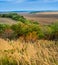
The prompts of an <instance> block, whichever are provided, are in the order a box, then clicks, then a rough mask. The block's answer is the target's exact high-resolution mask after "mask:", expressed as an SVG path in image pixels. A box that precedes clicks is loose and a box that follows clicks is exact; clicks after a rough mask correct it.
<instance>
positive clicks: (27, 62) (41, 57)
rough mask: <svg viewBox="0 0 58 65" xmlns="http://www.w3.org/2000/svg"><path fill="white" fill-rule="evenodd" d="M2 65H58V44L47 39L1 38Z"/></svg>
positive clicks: (0, 58)
mask: <svg viewBox="0 0 58 65" xmlns="http://www.w3.org/2000/svg"><path fill="white" fill-rule="evenodd" d="M0 65H58V46H57V45H55V42H54V41H47V40H38V41H37V42H34V43H31V42H28V43H25V42H23V41H20V40H19V39H18V40H16V41H13V40H12V41H10V40H4V39H0Z"/></svg>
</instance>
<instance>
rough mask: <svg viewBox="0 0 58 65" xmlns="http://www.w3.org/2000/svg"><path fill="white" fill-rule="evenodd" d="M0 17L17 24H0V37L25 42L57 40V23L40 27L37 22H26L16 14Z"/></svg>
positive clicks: (1, 15) (0, 15)
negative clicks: (14, 21)
mask: <svg viewBox="0 0 58 65" xmlns="http://www.w3.org/2000/svg"><path fill="white" fill-rule="evenodd" d="M0 17H7V18H11V19H14V20H16V21H19V22H17V24H13V25H7V24H0V37H2V38H5V39H6V38H9V39H17V38H20V39H24V40H25V41H32V42H34V41H36V40H37V39H48V40H58V23H53V24H50V25H40V24H39V23H37V22H31V21H30V20H26V19H25V18H24V17H23V16H20V15H18V14H16V13H10V14H0Z"/></svg>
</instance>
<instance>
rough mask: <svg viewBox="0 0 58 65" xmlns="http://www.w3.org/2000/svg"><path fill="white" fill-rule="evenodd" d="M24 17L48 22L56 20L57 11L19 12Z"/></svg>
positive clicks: (57, 18)
mask: <svg viewBox="0 0 58 65" xmlns="http://www.w3.org/2000/svg"><path fill="white" fill-rule="evenodd" d="M21 15H23V16H24V17H25V18H27V19H29V20H33V21H38V22H39V23H41V24H50V23H53V22H56V21H58V12H40V13H33V14H28V13H27V14H21Z"/></svg>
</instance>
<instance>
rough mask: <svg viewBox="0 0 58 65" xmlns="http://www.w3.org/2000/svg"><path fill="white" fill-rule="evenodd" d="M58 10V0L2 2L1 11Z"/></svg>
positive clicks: (14, 0)
mask: <svg viewBox="0 0 58 65" xmlns="http://www.w3.org/2000/svg"><path fill="white" fill-rule="evenodd" d="M41 10H58V0H0V11H41Z"/></svg>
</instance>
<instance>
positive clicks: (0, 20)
mask: <svg viewBox="0 0 58 65" xmlns="http://www.w3.org/2000/svg"><path fill="white" fill-rule="evenodd" d="M15 23H16V21H15V20H12V19H10V18H0V24H10V25H12V24H15Z"/></svg>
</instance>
